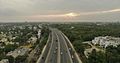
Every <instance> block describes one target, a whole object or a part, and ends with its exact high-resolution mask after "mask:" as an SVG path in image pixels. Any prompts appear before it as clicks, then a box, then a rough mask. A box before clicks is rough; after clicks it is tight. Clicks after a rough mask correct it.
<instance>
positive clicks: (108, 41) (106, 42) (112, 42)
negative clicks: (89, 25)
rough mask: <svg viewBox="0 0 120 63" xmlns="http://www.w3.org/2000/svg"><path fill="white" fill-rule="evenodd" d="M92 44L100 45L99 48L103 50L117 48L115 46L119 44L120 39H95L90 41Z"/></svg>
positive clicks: (108, 37) (109, 37) (107, 37)
mask: <svg viewBox="0 0 120 63" xmlns="http://www.w3.org/2000/svg"><path fill="white" fill-rule="evenodd" d="M92 44H94V45H100V46H101V47H104V48H106V47H107V46H114V47H117V45H119V44H120V38H116V37H111V36H105V37H95V39H94V40H92Z"/></svg>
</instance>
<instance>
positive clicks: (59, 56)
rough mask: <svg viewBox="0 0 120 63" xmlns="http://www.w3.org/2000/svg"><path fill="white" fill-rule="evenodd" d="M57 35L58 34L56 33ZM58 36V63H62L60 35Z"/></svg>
mask: <svg viewBox="0 0 120 63" xmlns="http://www.w3.org/2000/svg"><path fill="white" fill-rule="evenodd" d="M55 34H56V33H55ZM56 36H57V40H58V54H57V63H61V60H60V59H61V55H60V41H59V38H58V35H57V34H56Z"/></svg>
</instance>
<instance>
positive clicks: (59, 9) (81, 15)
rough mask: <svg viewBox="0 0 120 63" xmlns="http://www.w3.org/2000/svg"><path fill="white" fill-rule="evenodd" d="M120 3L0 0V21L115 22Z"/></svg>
mask: <svg viewBox="0 0 120 63" xmlns="http://www.w3.org/2000/svg"><path fill="white" fill-rule="evenodd" d="M119 16H120V0H0V22H24V21H30V22H36V21H37V22H41V21H42V22H44V21H47V22H58V21H59V22H64V21H67V22H69V21H73V22H76V21H80V22H87V21H94V22H97V21H101V22H105V21H106V22H107V21H108V22H111V21H112V22H115V21H119V20H120V18H119Z"/></svg>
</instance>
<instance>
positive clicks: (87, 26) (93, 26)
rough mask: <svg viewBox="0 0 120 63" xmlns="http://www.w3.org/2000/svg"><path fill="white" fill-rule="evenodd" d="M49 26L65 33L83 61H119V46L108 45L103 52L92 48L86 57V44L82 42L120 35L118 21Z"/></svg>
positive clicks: (119, 62)
mask: <svg viewBox="0 0 120 63" xmlns="http://www.w3.org/2000/svg"><path fill="white" fill-rule="evenodd" d="M51 26H52V27H55V28H58V29H60V30H61V31H62V32H63V33H65V35H67V37H68V38H69V39H70V41H71V42H72V44H73V45H74V47H75V49H76V51H77V52H78V53H79V54H80V58H81V59H82V61H83V62H84V63H120V53H119V52H120V48H119V47H108V48H106V52H105V53H103V52H96V51H94V50H93V52H92V53H91V54H90V56H89V58H86V57H85V55H84V50H85V48H86V46H85V45H83V44H82V42H85V41H91V40H93V39H94V38H95V37H98V36H113V37H120V23H68V24H55V25H51Z"/></svg>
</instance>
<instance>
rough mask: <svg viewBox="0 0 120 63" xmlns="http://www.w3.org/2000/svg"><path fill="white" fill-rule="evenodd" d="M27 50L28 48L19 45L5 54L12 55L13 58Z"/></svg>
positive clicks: (25, 52) (26, 52)
mask: <svg viewBox="0 0 120 63" xmlns="http://www.w3.org/2000/svg"><path fill="white" fill-rule="evenodd" d="M29 51H30V49H29V48H26V47H19V48H17V49H15V50H14V51H10V52H8V53H7V56H13V57H14V58H16V57H17V56H23V55H25V54H28V52H29Z"/></svg>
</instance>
